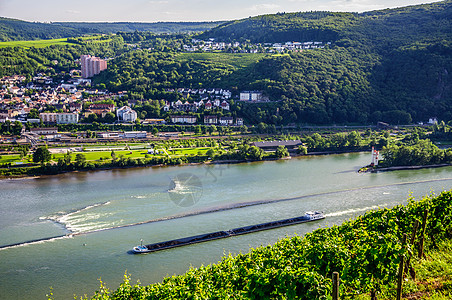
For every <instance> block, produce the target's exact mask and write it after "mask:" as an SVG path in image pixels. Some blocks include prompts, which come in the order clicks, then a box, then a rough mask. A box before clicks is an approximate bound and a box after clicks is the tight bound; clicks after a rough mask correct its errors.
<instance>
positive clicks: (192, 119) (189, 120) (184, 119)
mask: <svg viewBox="0 0 452 300" xmlns="http://www.w3.org/2000/svg"><path fill="white" fill-rule="evenodd" d="M171 123H174V124H177V123H186V124H195V123H196V116H171Z"/></svg>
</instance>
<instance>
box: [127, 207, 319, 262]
mask: <svg viewBox="0 0 452 300" xmlns="http://www.w3.org/2000/svg"><path fill="white" fill-rule="evenodd" d="M321 219H325V216H324V215H323V213H322V212H318V211H316V212H306V214H305V215H304V216H301V217H295V218H290V219H284V220H279V221H273V222H267V223H261V224H257V225H250V226H245V227H238V228H234V229H231V230H227V231H217V232H211V233H205V234H200V235H195V236H190V237H185V238H180V239H175V240H170V241H166V242H160V243H155V244H149V245H143V244H141V245H139V246H135V247H133V249H132V252H133V253H137V254H138V253H149V252H155V251H160V250H165V249H171V248H176V247H182V246H187V245H192V244H197V243H202V242H208V241H213V240H217V239H224V238H228V237H232V236H236V235H242V234H247V233H252V232H256V231H262V230H268V229H273V228H278V227H284V226H290V225H295V224H300V223H306V222H312V221H317V220H321Z"/></svg>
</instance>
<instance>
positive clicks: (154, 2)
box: [149, 1, 169, 4]
mask: <svg viewBox="0 0 452 300" xmlns="http://www.w3.org/2000/svg"><path fill="white" fill-rule="evenodd" d="M168 3H169V2H168V1H149V4H168Z"/></svg>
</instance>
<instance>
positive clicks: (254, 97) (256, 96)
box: [240, 91, 262, 101]
mask: <svg viewBox="0 0 452 300" xmlns="http://www.w3.org/2000/svg"><path fill="white" fill-rule="evenodd" d="M260 100H262V92H259V91H244V92H240V101H260Z"/></svg>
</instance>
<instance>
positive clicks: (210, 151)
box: [206, 148, 215, 158]
mask: <svg viewBox="0 0 452 300" xmlns="http://www.w3.org/2000/svg"><path fill="white" fill-rule="evenodd" d="M206 155H207V156H208V157H210V158H213V157H214V155H215V151H214V150H213V149H212V148H210V149H209V150H207V152H206Z"/></svg>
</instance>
